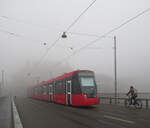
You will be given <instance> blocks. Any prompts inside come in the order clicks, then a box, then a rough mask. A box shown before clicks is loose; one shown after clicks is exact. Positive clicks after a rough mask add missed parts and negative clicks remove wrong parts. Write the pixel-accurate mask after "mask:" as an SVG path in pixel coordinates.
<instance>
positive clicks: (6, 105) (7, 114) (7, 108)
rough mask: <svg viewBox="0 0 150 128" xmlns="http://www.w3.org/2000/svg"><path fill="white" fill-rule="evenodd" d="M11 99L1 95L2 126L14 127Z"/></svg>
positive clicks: (0, 123)
mask: <svg viewBox="0 0 150 128" xmlns="http://www.w3.org/2000/svg"><path fill="white" fill-rule="evenodd" d="M11 112H12V111H11V100H10V98H9V97H0V128H12V113H11Z"/></svg>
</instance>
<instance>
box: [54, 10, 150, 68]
mask: <svg viewBox="0 0 150 128" xmlns="http://www.w3.org/2000/svg"><path fill="white" fill-rule="evenodd" d="M149 11H150V8H148V9H145V10H144V11H142V12H140V13H139V14H137V15H135V16H134V17H132V18H130V19H128V20H127V21H125V22H123V23H122V24H120V25H119V26H117V27H115V28H113V29H111V30H110V31H108V32H106V33H104V34H103V35H101V36H99V37H98V38H97V39H95V40H93V41H91V42H89V43H88V44H86V45H84V46H83V47H81V48H80V49H78V50H76V51H74V52H73V53H72V54H71V55H69V56H67V57H65V58H64V59H62V60H61V61H59V62H58V63H57V64H55V65H54V66H53V67H55V66H58V65H60V64H61V63H62V62H63V61H66V60H67V59H70V58H71V57H72V56H74V55H75V54H77V53H79V52H80V51H82V50H84V49H85V48H87V47H88V46H90V45H92V44H94V43H96V42H97V41H99V40H100V39H102V38H105V37H106V36H107V35H109V34H111V33H112V32H114V31H116V30H118V29H120V28H121V27H123V26H125V25H126V24H128V23H130V22H131V21H133V20H135V19H136V18H138V17H139V16H141V15H143V14H145V13H146V12H149Z"/></svg>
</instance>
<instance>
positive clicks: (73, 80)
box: [28, 70, 99, 106]
mask: <svg viewBox="0 0 150 128" xmlns="http://www.w3.org/2000/svg"><path fill="white" fill-rule="evenodd" d="M28 96H29V97H31V98H35V99H39V100H46V101H48V102H52V103H60V104H67V105H72V106H91V105H96V104H98V103H99V98H98V96H97V86H96V81H95V76H94V72H93V71H90V70H76V71H72V72H70V73H65V74H63V75H61V76H58V77H56V78H54V79H52V80H48V81H44V82H41V83H40V84H37V85H33V86H31V87H29V88H28Z"/></svg>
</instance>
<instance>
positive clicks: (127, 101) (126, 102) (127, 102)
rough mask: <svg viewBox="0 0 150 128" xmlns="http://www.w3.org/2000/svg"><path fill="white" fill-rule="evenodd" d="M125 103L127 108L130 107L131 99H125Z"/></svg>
mask: <svg viewBox="0 0 150 128" xmlns="http://www.w3.org/2000/svg"><path fill="white" fill-rule="evenodd" d="M124 105H125V107H126V108H129V107H130V101H129V99H125V100H124Z"/></svg>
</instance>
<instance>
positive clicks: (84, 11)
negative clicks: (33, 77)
mask: <svg viewBox="0 0 150 128" xmlns="http://www.w3.org/2000/svg"><path fill="white" fill-rule="evenodd" d="M96 1H97V0H94V1H92V3H91V4H90V5H89V6H88V7H87V8H86V9H84V10H83V12H82V13H81V14H80V15H79V16H78V17H77V18H76V19H75V20H74V21H73V22H72V23H71V24H70V25H69V26H68V28H67V29H66V31H65V32H67V31H68V30H69V29H70V28H71V27H72V26H74V24H75V23H76V22H77V21H78V20H79V19H80V18H81V16H83V14H84V13H86V12H87V10H88V9H89V8H90V7H91V6H92V5H93V4H94V3H95V2H96Z"/></svg>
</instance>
